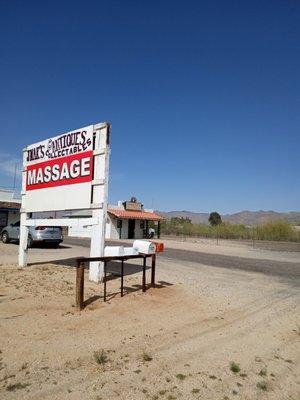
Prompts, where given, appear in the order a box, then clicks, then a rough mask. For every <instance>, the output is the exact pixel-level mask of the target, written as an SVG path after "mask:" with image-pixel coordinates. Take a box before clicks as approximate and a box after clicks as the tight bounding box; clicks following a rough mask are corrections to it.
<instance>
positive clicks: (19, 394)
mask: <svg viewBox="0 0 300 400" xmlns="http://www.w3.org/2000/svg"><path fill="white" fill-rule="evenodd" d="M87 251H88V249H87V248H83V247H80V246H72V247H68V246H66V247H65V248H61V249H59V250H55V249H32V250H30V260H29V261H30V262H31V263H32V264H31V265H30V266H29V267H27V268H23V269H20V268H18V267H17V265H16V253H17V246H16V245H13V244H10V245H6V246H5V245H2V244H0V264H1V265H0V332H1V335H0V398H1V399H39V400H40V399H74V400H75V399H80V400H85V399H86V400H87V399H95V400H100V399H103V400H104V399H126V400H127V399H145V400H147V399H149V400H155V399H156V400H158V399H166V400H175V399H217V400H218V399H220V400H226V399H227V400H228V399H244V400H252V399H278V400H279V399H294V400H298V399H299V398H300V397H299V393H300V376H299V366H300V352H299V339H300V323H299V308H300V307H299V305H300V294H299V286H300V285H299V282H297V281H295V280H288V279H280V278H279V277H276V276H266V275H264V274H260V273H254V272H248V271H241V270H229V269H222V268H216V267H212V266H208V265H200V264H197V265H195V264H194V263H192V262H185V263H184V265H183V263H182V262H181V261H178V260H177V261H176V260H168V259H166V258H163V257H161V258H160V257H159V256H158V263H157V282H158V285H157V288H155V289H149V290H148V291H147V292H146V293H142V292H141V290H140V284H141V274H140V273H134V272H136V270H137V267H136V265H132V264H131V265H129V266H128V267H127V273H128V275H127V276H126V279H125V285H126V292H127V293H126V295H125V297H123V298H120V295H119V284H120V282H119V280H118V279H113V280H111V281H109V282H108V292H109V301H108V302H107V303H104V302H103V300H102V293H103V289H102V285H97V284H95V283H92V282H89V281H88V279H87V277H86V293H85V298H86V299H87V305H86V308H85V309H84V310H83V311H81V312H78V311H76V310H75V307H74V283H75V270H74V268H73V267H72V266H71V265H73V262H74V261H73V257H76V256H81V255H87ZM201 251H205V250H204V248H201ZM207 251H210V250H209V249H208V250H207ZM233 251H235V252H240V251H241V250H240V248H239V249H235V250H233ZM247 257H248V255H247ZM268 257H271V259H276V257H279V259H281V257H282V254H277V256H276V254H275V252H274V254H269V255H268ZM59 259H61V260H62V261H58V260H59ZM287 259H288V260H291V261H293V262H295V259H296V258H295V255H294V254H291V255H290V256H287ZM148 281H149V272H148ZM232 363H233V364H232Z"/></svg>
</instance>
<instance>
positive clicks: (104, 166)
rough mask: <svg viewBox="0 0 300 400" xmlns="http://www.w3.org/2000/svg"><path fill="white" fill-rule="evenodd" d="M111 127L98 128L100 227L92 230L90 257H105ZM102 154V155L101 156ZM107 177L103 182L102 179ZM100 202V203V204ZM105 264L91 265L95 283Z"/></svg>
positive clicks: (96, 209) (96, 213)
mask: <svg viewBox="0 0 300 400" xmlns="http://www.w3.org/2000/svg"><path fill="white" fill-rule="evenodd" d="M109 128H110V127H109V125H108V124H107V125H106V126H105V127H104V129H103V132H102V133H100V130H98V129H97V128H96V136H95V152H94V181H93V192H92V208H93V217H94V218H97V219H98V220H99V224H98V225H94V226H92V229H91V249H90V257H103V256H104V247H105V227H106V214H107V198H108V175H109V174H108V168H109V152H110V150H109V133H110V132H109ZM99 153H100V154H99ZM103 176H104V177H105V178H104V180H103V179H102V180H101V177H103ZM99 201H100V203H99ZM103 276H104V268H103V262H99V261H94V262H91V263H90V270H89V279H90V280H91V281H94V282H99V281H102V280H103Z"/></svg>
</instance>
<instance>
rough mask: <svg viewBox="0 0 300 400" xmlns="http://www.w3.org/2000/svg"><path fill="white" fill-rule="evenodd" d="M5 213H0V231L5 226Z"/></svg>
mask: <svg viewBox="0 0 300 400" xmlns="http://www.w3.org/2000/svg"><path fill="white" fill-rule="evenodd" d="M7 214H8V213H7V211H0V231H1V229H2V228H4V227H5V226H6V225H7Z"/></svg>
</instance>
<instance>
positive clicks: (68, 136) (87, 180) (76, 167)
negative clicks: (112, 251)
mask: <svg viewBox="0 0 300 400" xmlns="http://www.w3.org/2000/svg"><path fill="white" fill-rule="evenodd" d="M26 150H27V156H26V160H25V169H26V189H25V190H26V197H25V199H24V204H22V207H23V208H24V210H25V212H37V211H57V210H72V209H84V208H90V203H91V187H92V185H91V182H92V179H93V125H90V126H87V127H84V128H80V129H76V130H75V131H71V132H67V133H64V134H62V135H59V136H55V137H52V138H50V139H47V140H43V141H42V142H38V143H35V144H32V145H30V146H28V147H27V149H26Z"/></svg>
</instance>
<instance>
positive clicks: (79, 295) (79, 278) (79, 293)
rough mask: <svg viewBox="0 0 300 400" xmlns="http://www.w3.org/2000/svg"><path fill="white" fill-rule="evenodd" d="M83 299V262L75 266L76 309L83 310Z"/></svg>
mask: <svg viewBox="0 0 300 400" xmlns="http://www.w3.org/2000/svg"><path fill="white" fill-rule="evenodd" d="M83 299H84V262H79V263H77V265H76V308H77V309H78V310H82V309H83Z"/></svg>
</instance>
